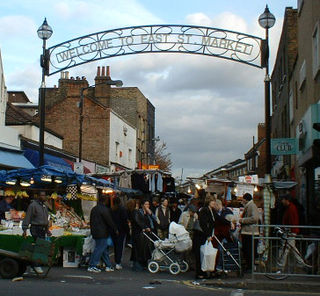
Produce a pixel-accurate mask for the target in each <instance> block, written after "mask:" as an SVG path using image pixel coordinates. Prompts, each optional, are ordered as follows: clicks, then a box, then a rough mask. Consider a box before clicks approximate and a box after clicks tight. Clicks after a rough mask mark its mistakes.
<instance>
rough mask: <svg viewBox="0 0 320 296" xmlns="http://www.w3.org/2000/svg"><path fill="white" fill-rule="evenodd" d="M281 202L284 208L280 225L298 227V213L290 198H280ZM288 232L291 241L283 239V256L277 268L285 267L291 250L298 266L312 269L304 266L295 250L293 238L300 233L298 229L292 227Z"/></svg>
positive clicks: (284, 196) (288, 196) (285, 196)
mask: <svg viewBox="0 0 320 296" xmlns="http://www.w3.org/2000/svg"><path fill="white" fill-rule="evenodd" d="M281 202H282V205H283V206H284V208H285V210H284V213H283V217H282V224H283V225H289V226H298V225H299V213H298V209H297V207H296V206H295V204H294V203H293V202H292V201H291V196H290V195H289V194H286V195H283V196H281ZM290 231H291V233H290V237H291V239H284V240H283V246H282V252H283V256H282V257H281V259H280V262H279V266H280V267H281V268H283V267H284V266H285V265H286V263H287V260H288V255H289V252H290V250H292V251H293V254H294V256H295V258H296V260H297V262H298V266H300V267H306V268H312V266H310V265H308V264H306V263H305V262H304V261H303V259H302V257H301V255H300V253H299V251H298V249H297V248H296V241H295V239H294V238H295V237H296V236H297V235H298V234H299V233H300V229H299V227H292V228H290ZM282 252H281V253H282Z"/></svg>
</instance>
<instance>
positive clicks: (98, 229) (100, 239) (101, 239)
mask: <svg viewBox="0 0 320 296" xmlns="http://www.w3.org/2000/svg"><path fill="white" fill-rule="evenodd" d="M107 198H108V197H107V196H106V195H102V194H101V192H99V197H98V204H97V205H96V206H95V207H94V208H93V209H92V210H91V213H90V228H91V235H92V237H93V239H94V240H95V242H96V246H95V248H94V251H93V253H92V255H91V258H90V262H89V267H88V271H89V272H101V269H99V268H98V267H97V265H98V264H99V262H100V259H102V260H103V261H104V263H105V264H106V269H105V271H108V272H109V271H114V269H113V267H112V265H111V262H110V257H109V244H108V237H109V235H110V232H109V231H110V230H112V231H113V232H114V233H115V234H116V235H119V231H118V230H117V227H116V225H115V224H114V222H113V220H112V218H111V213H110V209H109V208H107Z"/></svg>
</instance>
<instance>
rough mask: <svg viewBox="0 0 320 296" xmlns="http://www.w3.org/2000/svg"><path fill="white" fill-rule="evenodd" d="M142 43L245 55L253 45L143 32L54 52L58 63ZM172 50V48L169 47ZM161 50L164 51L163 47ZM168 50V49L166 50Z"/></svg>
mask: <svg viewBox="0 0 320 296" xmlns="http://www.w3.org/2000/svg"><path fill="white" fill-rule="evenodd" d="M144 44H178V45H182V44H185V45H189V46H190V45H201V46H206V47H212V48H217V49H224V50H227V51H229V50H230V51H234V52H239V53H242V54H245V55H251V53H252V51H253V45H252V44H248V43H244V42H240V41H235V40H231V39H227V38H218V37H210V36H196V35H192V34H144V35H131V36H125V37H119V38H114V39H106V40H100V41H96V42H91V43H87V44H84V45H81V46H77V47H74V48H71V49H68V50H65V51H62V52H59V53H57V54H56V59H57V61H58V62H59V63H62V62H65V61H67V60H70V59H73V58H76V57H80V56H83V55H86V54H90V53H95V52H99V51H102V50H108V49H113V48H119V47H123V46H136V45H144ZM170 49H171V50H172V48H170ZM163 51H166V50H165V49H164V50H163ZM168 51H170V50H168Z"/></svg>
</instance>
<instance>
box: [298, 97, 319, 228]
mask: <svg viewBox="0 0 320 296" xmlns="http://www.w3.org/2000/svg"><path fill="white" fill-rule="evenodd" d="M319 122H320V104H319V103H318V104H313V105H311V106H310V107H309V109H308V110H307V112H306V113H305V115H304V116H303V118H302V120H301V121H300V122H299V124H298V126H297V127H296V135H297V138H298V141H299V152H298V154H297V159H296V160H297V161H296V175H297V177H298V178H297V180H298V182H299V195H300V201H301V202H302V204H303V206H304V207H305V209H306V219H307V223H308V224H310V225H320V216H319V211H320V186H319V185H320V149H319V147H318V141H317V140H318V139H320V132H319V131H317V130H316V129H315V128H313V125H314V123H319Z"/></svg>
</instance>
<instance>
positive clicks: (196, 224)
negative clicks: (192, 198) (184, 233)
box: [193, 219, 202, 232]
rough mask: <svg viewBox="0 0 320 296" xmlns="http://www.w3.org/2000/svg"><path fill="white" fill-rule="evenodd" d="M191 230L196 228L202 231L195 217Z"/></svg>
mask: <svg viewBox="0 0 320 296" xmlns="http://www.w3.org/2000/svg"><path fill="white" fill-rule="evenodd" d="M193 230H197V231H201V232H202V229H201V226H200V223H199V220H198V219H196V220H195V221H194V223H193Z"/></svg>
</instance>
